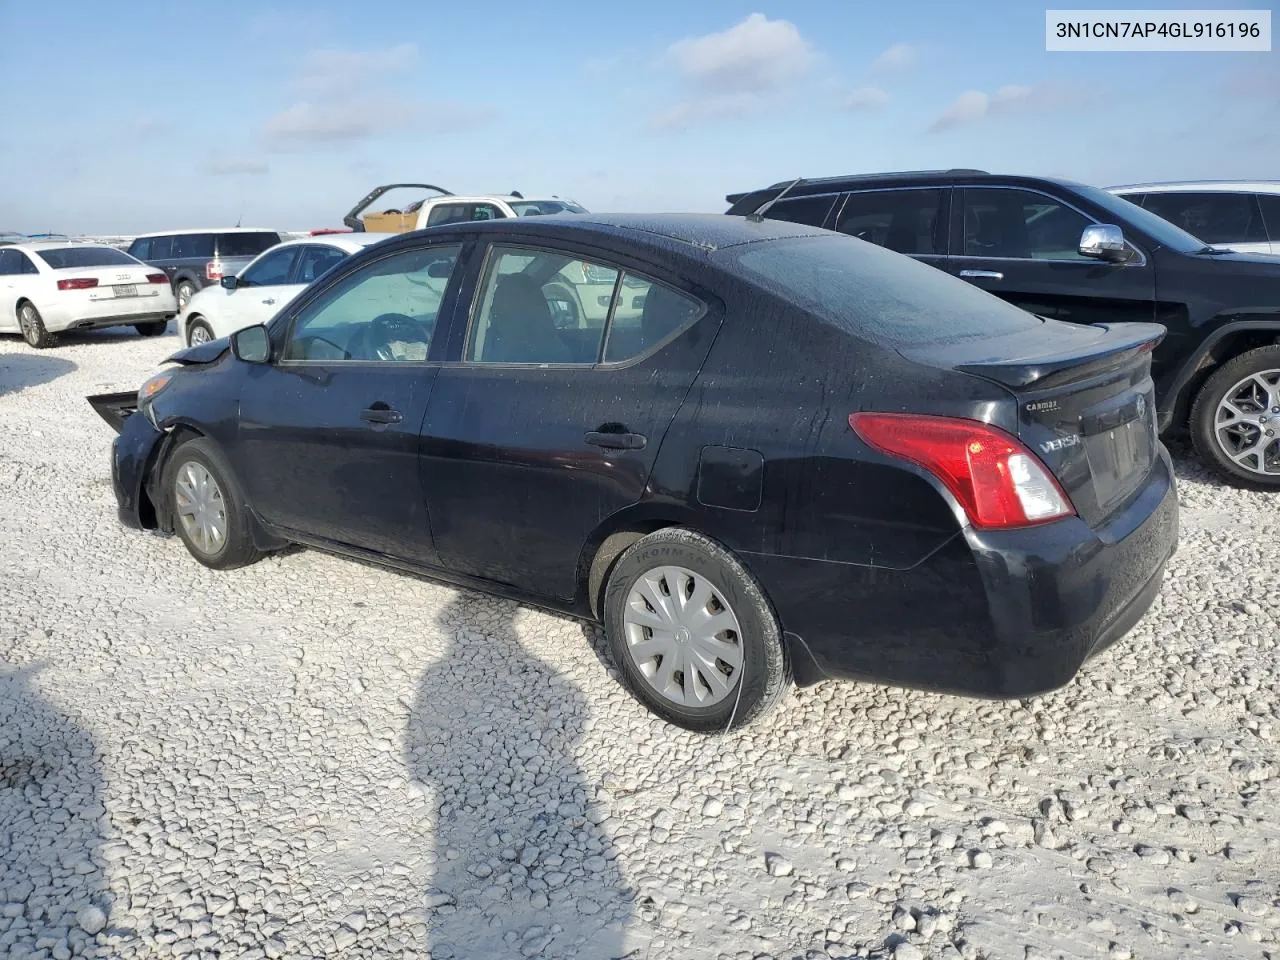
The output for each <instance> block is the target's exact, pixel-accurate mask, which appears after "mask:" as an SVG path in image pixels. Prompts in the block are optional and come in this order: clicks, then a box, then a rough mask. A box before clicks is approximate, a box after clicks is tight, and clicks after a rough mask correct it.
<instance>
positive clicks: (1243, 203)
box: [1144, 192, 1267, 244]
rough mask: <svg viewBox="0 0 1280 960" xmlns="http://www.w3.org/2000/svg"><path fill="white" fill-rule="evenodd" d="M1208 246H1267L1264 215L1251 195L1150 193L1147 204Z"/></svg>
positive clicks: (1146, 205)
mask: <svg viewBox="0 0 1280 960" xmlns="http://www.w3.org/2000/svg"><path fill="white" fill-rule="evenodd" d="M1144 206H1145V207H1146V209H1148V210H1150V211H1151V212H1152V213H1154V214H1155V215H1156V216H1158V217H1163V218H1164V219H1165V220H1168V221H1169V222H1170V223H1172V224H1174V225H1175V226H1178V227H1181V228H1182V229H1183V230H1185V231H1187V233H1189V234H1191V235H1192V236H1193V237H1197V238H1198V239H1200V240H1203V241H1204V242H1205V243H1220V244H1228V243H1259V242H1261V243H1265V242H1266V240H1267V231H1266V228H1265V227H1264V226H1263V224H1262V213H1261V211H1259V209H1258V205H1257V203H1256V201H1255V200H1254V197H1253V194H1251V193H1219V192H1205V193H1151V194H1148V195H1147V202H1146V203H1145V204H1144Z"/></svg>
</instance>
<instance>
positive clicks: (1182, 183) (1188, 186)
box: [1107, 180, 1280, 193]
mask: <svg viewBox="0 0 1280 960" xmlns="http://www.w3.org/2000/svg"><path fill="white" fill-rule="evenodd" d="M1107 189H1108V190H1109V191H1111V192H1112V193H1176V192H1179V191H1183V190H1195V191H1198V192H1209V193H1218V192H1223V193H1241V192H1244V193H1280V180H1159V181H1155V182H1153V183H1126V184H1123V185H1120V186H1115V187H1107Z"/></svg>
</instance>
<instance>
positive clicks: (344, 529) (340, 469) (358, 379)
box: [237, 238, 463, 564]
mask: <svg viewBox="0 0 1280 960" xmlns="http://www.w3.org/2000/svg"><path fill="white" fill-rule="evenodd" d="M433 239H434V238H433ZM462 249H463V248H462V246H461V244H460V243H458V242H457V241H456V240H450V241H442V242H435V243H428V244H424V245H420V246H415V247H411V248H409V249H407V250H406V249H404V248H401V249H400V250H398V251H395V252H393V253H387V254H385V255H383V256H381V257H379V258H377V259H376V260H371V261H368V262H365V263H364V264H362V265H361V266H359V267H358V268H356V269H355V270H353V271H351V272H348V273H345V274H344V275H339V276H335V277H333V278H332V280H333V282H332V283H325V284H324V285H323V286H322V287H320V288H318V289H317V291H316V293H315V295H314V296H309V297H307V298H306V299H305V301H304V302H301V303H299V304H298V306H297V308H296V309H293V310H289V311H286V312H284V313H282V314H280V316H279V317H278V318H277V319H276V320H275V321H273V322H272V324H271V340H272V349H273V357H272V360H271V362H270V363H266V364H253V365H251V366H250V369H249V370H248V371H247V374H246V377H245V385H244V388H243V390H242V392H241V398H240V416H239V422H238V423H239V426H238V431H239V433H238V438H239V457H238V460H239V463H238V464H237V468H238V475H239V476H241V477H243V478H244V482H245V487H246V491H247V494H248V500H249V502H250V503H251V504H252V505H253V508H254V510H255V512H256V513H257V514H258V515H259V516H260V517H262V519H264V520H265V521H267V522H268V523H269V524H271V525H273V526H276V527H280V528H283V529H286V530H289V531H292V532H293V533H292V535H294V536H297V537H298V538H299V539H311V540H314V541H322V542H325V543H333V544H342V545H347V546H351V547H355V548H358V549H361V550H369V551H374V552H376V553H379V554H383V555H386V556H390V557H395V558H399V559H403V560H409V561H412V562H414V563H423V564H431V563H433V562H434V560H435V551H434V548H433V547H432V540H431V528H430V523H429V518H428V515H427V505H426V503H425V501H424V499H423V491H422V483H421V480H420V477H419V470H418V434H419V431H420V430H421V428H422V420H423V414H424V413H425V411H426V408H427V398H428V397H429V396H430V394H431V389H432V384H433V383H434V381H435V378H436V374H437V368H438V365H437V364H436V363H435V362H433V361H434V359H435V357H436V355H437V354H438V351H439V350H440V349H441V346H442V345H443V342H444V339H445V338H444V335H443V332H442V333H441V334H440V335H439V336H437V335H436V332H437V318H438V317H447V316H448V310H449V304H450V303H451V302H452V298H454V297H455V296H456V288H457V281H456V279H451V278H454V277H457V276H458V274H459V271H458V270H455V266H456V265H457V263H458V261H459V258H460V255H461V251H462ZM440 327H441V330H442V331H447V329H448V324H447V322H445V321H443V320H442V321H441V323H440Z"/></svg>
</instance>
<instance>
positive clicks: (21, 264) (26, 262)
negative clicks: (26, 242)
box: [13, 250, 40, 274]
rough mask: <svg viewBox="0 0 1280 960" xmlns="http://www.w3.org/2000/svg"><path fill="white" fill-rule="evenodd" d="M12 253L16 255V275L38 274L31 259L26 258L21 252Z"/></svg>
mask: <svg viewBox="0 0 1280 960" xmlns="http://www.w3.org/2000/svg"><path fill="white" fill-rule="evenodd" d="M13 252H14V253H16V254H17V255H18V264H17V266H18V269H17V272H18V273H20V274H23V273H39V272H40V271H39V270H38V269H37V268H36V265H35V263H33V262H32V260H31V258H30V257H28V256H27V255H26V254H25V253H23V252H22V251H21V250H15V251H13Z"/></svg>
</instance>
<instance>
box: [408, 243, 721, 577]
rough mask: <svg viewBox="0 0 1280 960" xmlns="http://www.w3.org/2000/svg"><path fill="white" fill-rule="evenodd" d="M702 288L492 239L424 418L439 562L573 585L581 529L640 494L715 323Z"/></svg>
mask: <svg viewBox="0 0 1280 960" xmlns="http://www.w3.org/2000/svg"><path fill="white" fill-rule="evenodd" d="M600 298H603V306H601V304H600ZM709 300H710V298H705V297H704V298H698V297H695V296H694V295H692V294H691V293H689V292H686V291H680V290H676V289H674V288H673V287H670V286H667V285H665V284H660V283H657V282H655V281H654V280H652V279H650V278H648V277H645V276H642V275H640V274H638V273H631V272H627V271H626V270H625V269H623V268H621V266H620V265H618V264H608V263H603V262H596V261H595V260H594V259H593V260H592V261H591V262H588V261H586V260H584V259H583V258H582V257H581V256H577V255H574V254H572V253H568V252H562V251H558V250H552V249H532V248H528V247H514V246H511V247H504V246H501V245H496V246H493V247H491V248H490V250H489V253H488V256H487V258H486V262H485V266H484V270H483V273H482V275H481V278H480V281H479V284H478V287H477V292H476V297H475V303H474V305H473V308H472V311H471V316H470V324H469V326H468V328H467V330H466V332H465V341H463V342H462V343H460V344H459V343H457V342H456V341H457V340H458V339H461V336H462V332H461V331H457V332H456V333H455V338H454V339H455V343H454V344H453V345H452V347H451V355H455V354H453V350H455V349H456V350H459V351H460V356H461V360H460V361H457V362H450V363H446V364H445V365H444V366H443V367H442V368H441V370H440V375H439V378H438V379H437V381H436V384H435V388H434V390H433V391H432V395H431V402H430V404H429V406H428V409H427V419H426V422H425V423H424V425H423V430H422V473H423V484H424V486H425V488H426V490H427V498H428V502H429V503H430V504H431V512H432V513H431V519H432V530H433V532H434V534H435V541H436V547H437V549H438V551H439V553H440V560H441V562H442V563H443V564H444V565H445V566H447V567H449V568H451V569H453V570H456V571H458V572H461V573H466V574H469V575H471V576H477V577H483V578H486V579H489V580H495V581H498V582H501V583H506V584H510V585H513V586H516V587H519V588H521V589H523V590H528V591H530V592H532V593H535V594H540V595H542V596H546V597H558V598H563V599H569V598H571V597H573V595H574V593H575V590H576V587H577V572H578V571H577V562H578V558H579V554H580V553H581V551H582V548H583V546H584V544H585V543H586V541H587V539H588V538H589V537H590V536H591V534H592V533H593V531H595V530H596V528H597V527H599V526H600V524H601V523H603V522H604V521H605V520H606V519H607V518H608V517H609V516H610V515H611V514H613V513H615V512H617V511H618V510H621V509H623V508H624V507H627V506H628V505H630V504H633V503H635V502H636V501H638V500H639V499H640V498H641V497H642V496H643V495H644V491H645V488H646V485H647V484H648V480H649V471H650V469H651V468H652V466H653V462H654V460H655V458H656V457H657V454H658V448H659V445H660V444H661V443H662V438H663V435H664V434H665V433H666V430H667V427H668V426H669V425H670V423H671V420H672V419H673V418H674V416H675V414H676V411H677V410H678V409H679V407H680V403H681V402H682V400H683V399H684V396H685V394H686V393H687V392H688V390H689V387H690V386H691V384H692V383H693V380H694V378H695V377H696V376H697V373H698V370H699V369H700V368H701V366H702V362H703V360H704V359H705V358H706V354H707V350H708V349H709V347H710V345H711V341H712V338H713V337H714V334H715V329H716V326H717V325H718V323H719V318H720V316H721V313H720V311H719V310H718V309H717V308H715V307H709V306H708V301H709ZM598 306H599V307H601V309H599V310H597V309H595V308H596V307H598ZM457 315H458V316H459V318H461V320H465V319H466V317H467V314H466V313H465V312H464V311H462V310H459V311H458V312H457Z"/></svg>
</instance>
